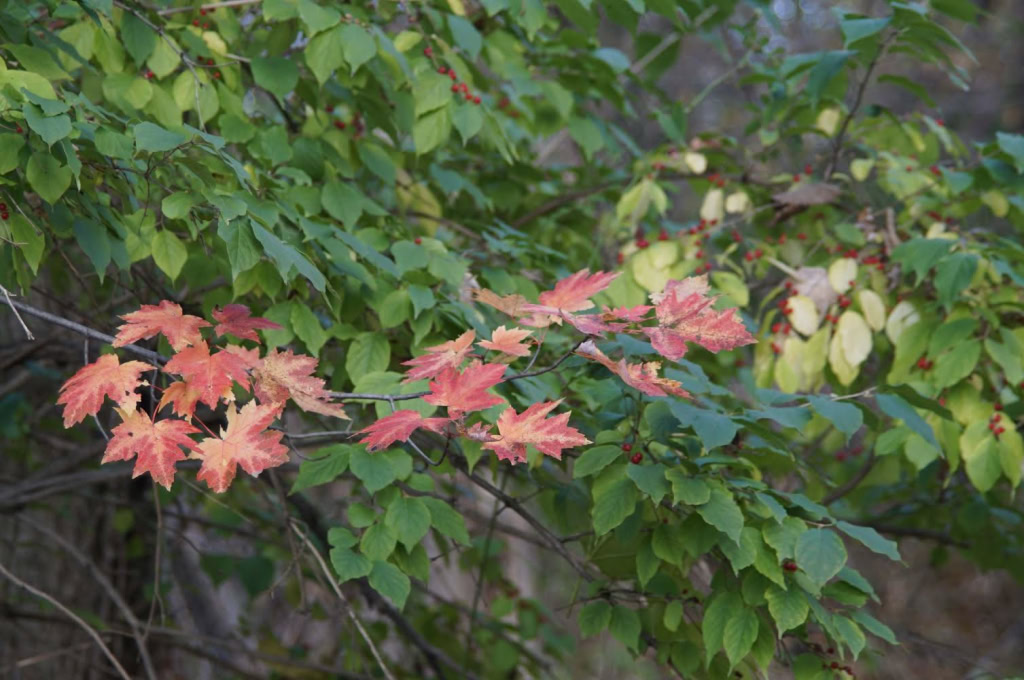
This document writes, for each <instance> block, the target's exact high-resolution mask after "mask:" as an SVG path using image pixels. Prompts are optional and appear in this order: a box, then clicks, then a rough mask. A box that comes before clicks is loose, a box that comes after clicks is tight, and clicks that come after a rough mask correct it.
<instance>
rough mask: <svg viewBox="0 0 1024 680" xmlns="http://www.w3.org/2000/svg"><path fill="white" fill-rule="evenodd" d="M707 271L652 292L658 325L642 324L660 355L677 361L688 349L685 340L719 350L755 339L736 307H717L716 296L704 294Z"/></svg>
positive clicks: (745, 343)
mask: <svg viewBox="0 0 1024 680" xmlns="http://www.w3.org/2000/svg"><path fill="white" fill-rule="evenodd" d="M707 291H708V283H707V275H706V274H705V275H703V276H699V277H691V278H689V279H685V280H683V281H669V282H668V283H667V284H666V285H665V289H664V291H663V292H662V293H659V294H657V295H652V296H651V300H652V301H653V302H654V303H655V307H654V313H655V316H656V317H657V319H658V325H657V326H655V327H653V328H644V329H643V332H644V333H646V334H647V336H648V338H650V340H651V346H652V347H654V350H655V351H656V352H658V353H659V354H661V355H662V356H664V357H666V358H668V359H672V360H673V361H676V360H678V359H681V358H682V357H683V355H684V354H686V351H687V344H686V343H688V342H693V343H696V344H698V345H700V346H701V347H703V348H704V349H707V350H710V351H712V352H719V351H721V350H723V349H734V348H736V347H741V346H743V345H749V344H751V343H754V342H757V340H755V339H754V336H752V335H751V334H750V331H748V330H747V328H746V326H744V325H743V322H742V321H741V320H740V318H739V315H738V314H737V313H736V309H735V308H733V309H725V310H722V311H716V310H714V309H712V308H711V305H712V303H714V301H715V298H713V297H707Z"/></svg>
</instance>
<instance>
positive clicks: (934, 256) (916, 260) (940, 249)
mask: <svg viewBox="0 0 1024 680" xmlns="http://www.w3.org/2000/svg"><path fill="white" fill-rule="evenodd" d="M952 246H953V243H952V241H947V240H946V239H944V238H915V239H911V240H909V241H906V242H904V243H901V244H900V245H898V246H896V247H895V248H894V249H893V251H892V255H891V258H892V261H893V262H897V263H899V264H902V265H906V266H907V267H909V268H910V269H911V270H913V272H914V276H915V284H918V283H921V279H922V278H923V277H924V275H925V273H927V272H928V270H929V269H931V268H932V267H933V266H935V264H936V263H937V262H938V261H939V260H941V259H942V258H943V257H945V255H946V253H948V252H949V249H950V248H951V247H952Z"/></svg>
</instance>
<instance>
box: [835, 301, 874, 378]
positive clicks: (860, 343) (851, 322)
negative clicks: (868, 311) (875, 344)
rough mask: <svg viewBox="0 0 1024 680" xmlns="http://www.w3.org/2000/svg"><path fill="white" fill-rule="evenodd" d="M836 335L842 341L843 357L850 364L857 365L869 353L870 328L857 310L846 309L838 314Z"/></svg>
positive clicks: (862, 361)
mask: <svg viewBox="0 0 1024 680" xmlns="http://www.w3.org/2000/svg"><path fill="white" fill-rule="evenodd" d="M836 337H838V338H839V340H840V342H841V343H842V350H843V358H844V359H846V362H847V363H848V364H850V365H851V366H859V365H860V364H862V363H864V360H865V359H867V358H868V355H869V354H871V329H870V328H869V327H868V324H867V322H866V321H864V317H863V316H861V315H860V314H858V313H857V312H853V311H850V310H847V311H845V312H843V313H842V314H841V315H840V316H839V322H838V323H837V324H836Z"/></svg>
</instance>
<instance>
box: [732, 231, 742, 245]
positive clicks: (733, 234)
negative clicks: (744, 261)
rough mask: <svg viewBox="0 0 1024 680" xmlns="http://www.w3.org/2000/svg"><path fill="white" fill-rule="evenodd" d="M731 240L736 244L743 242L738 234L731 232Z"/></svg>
mask: <svg viewBox="0 0 1024 680" xmlns="http://www.w3.org/2000/svg"><path fill="white" fill-rule="evenodd" d="M732 240H733V241H735V242H736V243H739V242H740V241H742V240H743V237H742V236H740V232H738V231H734V232H732Z"/></svg>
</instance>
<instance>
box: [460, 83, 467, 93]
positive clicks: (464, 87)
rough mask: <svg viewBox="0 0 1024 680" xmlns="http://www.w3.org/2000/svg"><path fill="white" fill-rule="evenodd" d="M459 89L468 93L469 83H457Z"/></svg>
mask: <svg viewBox="0 0 1024 680" xmlns="http://www.w3.org/2000/svg"><path fill="white" fill-rule="evenodd" d="M459 89H460V90H462V91H463V92H465V93H467V94H468V93H469V85H467V84H466V83H461V84H460V85H459Z"/></svg>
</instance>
